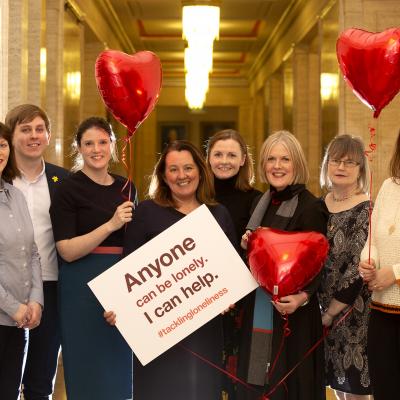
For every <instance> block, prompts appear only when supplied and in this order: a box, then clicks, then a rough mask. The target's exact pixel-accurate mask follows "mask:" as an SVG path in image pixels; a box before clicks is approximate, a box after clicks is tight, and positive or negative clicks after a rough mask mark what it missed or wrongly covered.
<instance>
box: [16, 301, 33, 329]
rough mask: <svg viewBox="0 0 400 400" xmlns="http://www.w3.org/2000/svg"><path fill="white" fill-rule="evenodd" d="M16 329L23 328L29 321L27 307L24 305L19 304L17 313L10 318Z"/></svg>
mask: <svg viewBox="0 0 400 400" xmlns="http://www.w3.org/2000/svg"><path fill="white" fill-rule="evenodd" d="M12 319H13V320H14V321H15V324H16V325H17V327H18V328H23V327H24V326H25V325H26V324H27V323H28V322H29V320H30V319H31V315H30V310H29V307H28V306H27V305H26V304H22V303H21V304H20V305H19V307H18V310H17V312H16V313H15V314H14V315H13V316H12Z"/></svg>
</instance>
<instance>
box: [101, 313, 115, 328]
mask: <svg viewBox="0 0 400 400" xmlns="http://www.w3.org/2000/svg"><path fill="white" fill-rule="evenodd" d="M103 317H104V319H105V320H106V321H107V322H108V323H109V324H110V325H111V326H114V325H115V323H116V322H117V315H116V314H115V312H114V311H104V314H103Z"/></svg>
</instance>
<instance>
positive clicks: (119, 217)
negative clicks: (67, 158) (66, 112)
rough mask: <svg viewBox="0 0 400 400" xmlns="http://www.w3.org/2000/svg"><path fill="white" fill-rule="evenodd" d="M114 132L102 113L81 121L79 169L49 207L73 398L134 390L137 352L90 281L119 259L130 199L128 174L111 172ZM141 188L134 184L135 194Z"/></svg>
mask: <svg viewBox="0 0 400 400" xmlns="http://www.w3.org/2000/svg"><path fill="white" fill-rule="evenodd" d="M115 140H116V138H115V135H114V132H113V131H112V128H111V126H110V124H109V123H108V122H107V121H106V120H104V119H103V118H99V117H91V118H88V119H86V120H84V121H83V122H82V123H81V124H80V125H79V127H78V129H77V131H76V134H75V140H74V144H75V146H76V151H77V155H76V163H75V164H76V165H75V168H74V170H75V171H76V172H75V173H74V174H72V175H71V176H70V177H69V178H67V179H64V180H63V182H62V183H61V184H60V186H59V188H58V190H57V192H56V196H55V199H54V201H53V202H52V205H51V208H50V216H51V220H52V224H53V232H54V239H55V241H56V246H57V250H58V252H59V254H60V256H61V257H62V259H63V260H62V263H61V266H60V274H59V291H58V293H59V309H60V325H61V345H62V352H63V364H64V376H65V383H66V390H67V396H68V398H69V399H72V400H86V399H96V400H110V399H113V400H125V399H127V398H131V396H132V374H131V370H132V352H131V351H130V348H129V346H128V345H127V344H126V342H125V340H124V339H123V338H122V336H121V335H120V333H119V332H118V331H117V330H116V328H111V327H110V326H108V325H107V323H106V322H105V321H104V318H103V309H102V307H101V305H100V304H99V302H98V301H97V299H96V298H95V296H94V295H93V293H92V291H91V290H90V289H89V286H88V285H87V283H88V282H89V281H90V280H92V279H93V278H95V277H96V276H97V275H99V274H101V273H102V272H104V271H105V270H106V269H108V268H109V267H110V266H111V265H113V264H115V263H116V262H117V261H119V260H120V258H121V255H122V244H123V237H124V226H125V224H126V223H128V222H130V221H131V219H132V207H133V202H131V201H127V200H126V197H125V195H124V194H123V188H124V185H125V183H126V179H125V178H122V177H121V176H118V175H114V174H111V173H109V171H108V169H109V164H110V161H111V159H115V157H116V154H115V150H116V149H115V146H116V144H115ZM135 196H136V190H135V188H134V186H133V185H132V198H133V199H135Z"/></svg>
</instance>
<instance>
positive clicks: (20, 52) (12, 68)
mask: <svg viewBox="0 0 400 400" xmlns="http://www.w3.org/2000/svg"><path fill="white" fill-rule="evenodd" d="M8 7H9V24H8V27H9V31H8V107H9V108H13V107H15V106H17V105H18V104H21V103H22V102H25V100H26V98H27V84H26V83H27V65H28V57H27V56H28V52H27V23H28V7H27V1H26V0H15V1H11V2H9V3H8Z"/></svg>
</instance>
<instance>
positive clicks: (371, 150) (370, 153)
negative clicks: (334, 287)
mask: <svg viewBox="0 0 400 400" xmlns="http://www.w3.org/2000/svg"><path fill="white" fill-rule="evenodd" d="M368 129H369V144H368V149H369V150H365V155H366V156H367V158H368V161H369V162H370V163H372V161H373V159H374V157H373V156H374V151H375V150H376V148H377V147H378V145H377V144H376V143H374V137H375V135H376V128H374V127H372V126H371V124H369V125H368ZM372 181H373V180H372V165H370V175H369V208H368V221H369V226H368V233H369V234H368V264H371V242H372V236H371V235H372Z"/></svg>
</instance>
